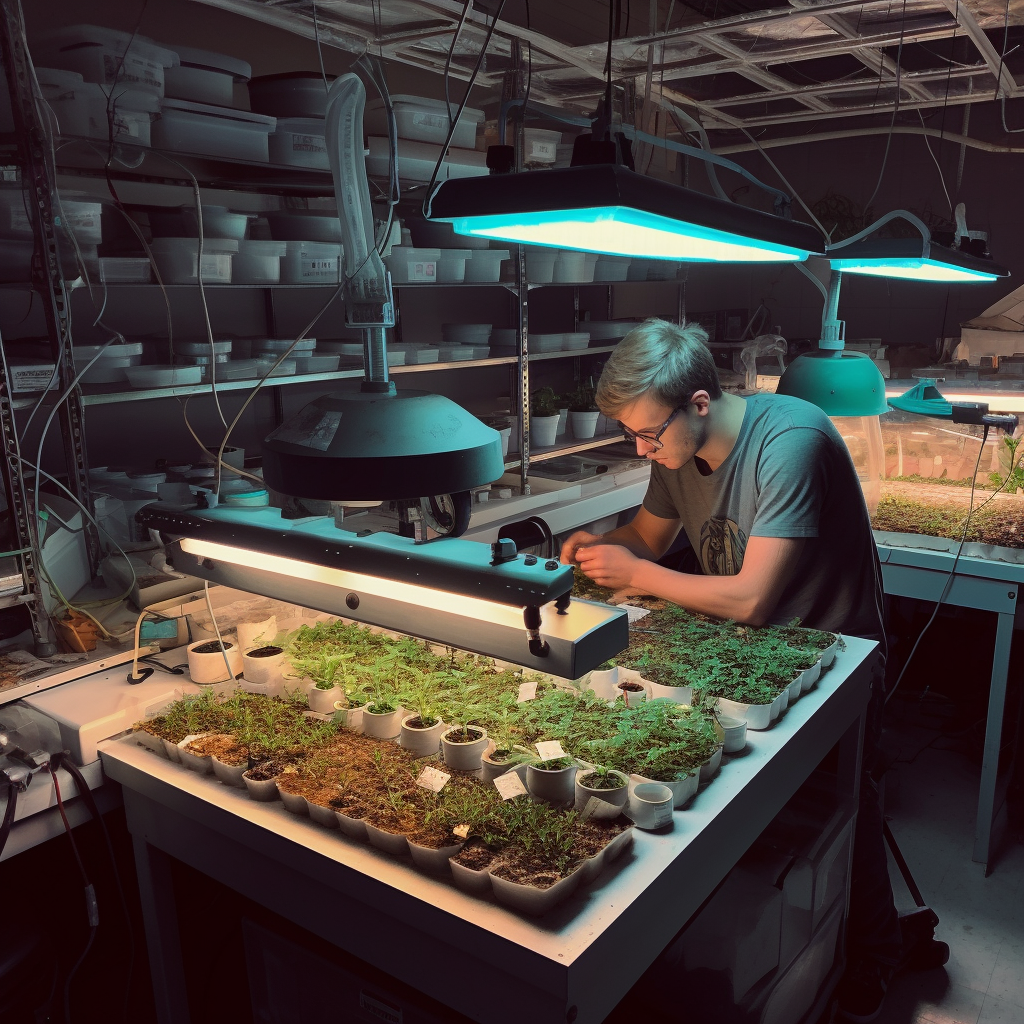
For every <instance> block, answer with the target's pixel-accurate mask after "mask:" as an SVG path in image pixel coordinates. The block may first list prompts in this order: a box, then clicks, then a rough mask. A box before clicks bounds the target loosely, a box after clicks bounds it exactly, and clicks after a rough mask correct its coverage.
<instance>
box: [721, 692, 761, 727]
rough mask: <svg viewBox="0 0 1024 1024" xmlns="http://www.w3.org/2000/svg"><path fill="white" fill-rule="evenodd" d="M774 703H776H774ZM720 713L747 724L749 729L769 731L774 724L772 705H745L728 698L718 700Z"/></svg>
mask: <svg viewBox="0 0 1024 1024" xmlns="http://www.w3.org/2000/svg"><path fill="white" fill-rule="evenodd" d="M772 703H774V702H772ZM718 711H719V712H720V713H721V714H724V715H727V716H728V717H729V718H733V719H735V720H736V721H739V722H743V723H745V724H746V727H747V728H748V729H754V730H758V731H759V730H761V729H767V728H768V726H770V725H771V724H772V704H771V703H769V704H744V703H742V702H741V701H738V700H729V699H728V698H727V697H719V698H718Z"/></svg>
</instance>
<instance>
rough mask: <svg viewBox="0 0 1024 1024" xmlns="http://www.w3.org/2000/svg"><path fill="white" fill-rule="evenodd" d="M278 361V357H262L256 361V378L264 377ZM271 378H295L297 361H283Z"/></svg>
mask: <svg viewBox="0 0 1024 1024" xmlns="http://www.w3.org/2000/svg"><path fill="white" fill-rule="evenodd" d="M277 360H278V357H277V356H260V357H259V358H258V359H257V360H256V376H257V377H262V376H263V375H264V374H265V373H267V371H268V370H270V368H271V367H272V366H273V365H274V363H276V362H277ZM270 376H271V377H294V376H295V360H294V359H283V360H281V365H280V366H278V368H277V369H276V370H274V372H273V373H271V374H270Z"/></svg>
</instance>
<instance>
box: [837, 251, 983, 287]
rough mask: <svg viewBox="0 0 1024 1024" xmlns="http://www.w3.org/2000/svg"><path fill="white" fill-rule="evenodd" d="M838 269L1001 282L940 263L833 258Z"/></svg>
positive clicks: (950, 281)
mask: <svg viewBox="0 0 1024 1024" xmlns="http://www.w3.org/2000/svg"><path fill="white" fill-rule="evenodd" d="M829 259H830V260H831V262H832V267H833V269H834V270H841V271H842V272H843V273H844V274H868V275H870V276H871V277H896V278H902V279H903V280H905V281H931V282H937V283H939V284H987V283H988V282H989V281H998V280H999V275H998V274H986V273H985V272H984V271H982V270H971V269H969V268H967V267H958V266H956V265H954V264H952V263H943V262H941V261H940V260H926V259H911V258H909V257H907V258H903V259H897V258H895V257H892V258H886V259H881V258H880V259H861V260H844V259H838V258H836V257H834V256H830V257H829Z"/></svg>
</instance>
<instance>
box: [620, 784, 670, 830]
mask: <svg viewBox="0 0 1024 1024" xmlns="http://www.w3.org/2000/svg"><path fill="white" fill-rule="evenodd" d="M634 778H635V776H634ZM628 813H629V816H630V817H631V818H632V819H633V822H634V824H635V825H636V827H637V828H642V829H655V828H661V827H662V826H664V825H669V824H671V822H672V790H671V789H669V787H668V786H666V785H662V784H661V783H660V782H642V783H640V784H639V785H637V786H635V787H633V788H632V789H631V790H630V794H629V812H628Z"/></svg>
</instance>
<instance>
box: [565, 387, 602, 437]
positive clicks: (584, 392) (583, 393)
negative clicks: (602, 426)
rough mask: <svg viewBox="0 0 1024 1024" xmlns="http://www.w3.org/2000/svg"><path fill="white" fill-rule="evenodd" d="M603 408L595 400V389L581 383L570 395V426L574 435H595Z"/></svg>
mask: <svg viewBox="0 0 1024 1024" xmlns="http://www.w3.org/2000/svg"><path fill="white" fill-rule="evenodd" d="M600 415H601V410H600V409H598V407H597V402H596V401H595V400H594V389H593V388H592V387H590V386H589V385H587V384H581V385H580V386H579V387H578V388H576V390H575V391H574V392H573V393H572V394H571V395H570V397H569V426H570V427H572V434H573V437H578V438H586V437H593V436H594V434H595V433H596V432H597V418H598V416H600Z"/></svg>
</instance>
